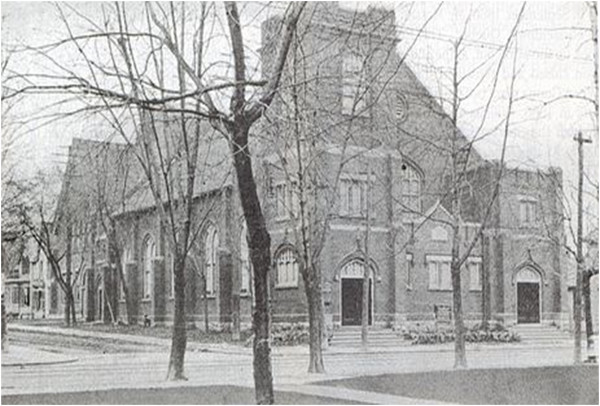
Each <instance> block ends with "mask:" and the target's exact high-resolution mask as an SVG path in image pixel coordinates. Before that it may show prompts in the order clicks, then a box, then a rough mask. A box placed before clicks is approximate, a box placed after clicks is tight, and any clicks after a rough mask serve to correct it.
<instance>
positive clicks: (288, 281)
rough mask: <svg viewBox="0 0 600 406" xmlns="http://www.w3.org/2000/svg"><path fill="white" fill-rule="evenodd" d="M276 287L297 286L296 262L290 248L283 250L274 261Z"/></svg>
mask: <svg viewBox="0 0 600 406" xmlns="http://www.w3.org/2000/svg"><path fill="white" fill-rule="evenodd" d="M275 263H276V267H277V287H280V288H292V287H293V288H295V287H297V286H298V261H297V259H296V255H295V254H294V251H293V250H292V249H291V248H285V249H284V250H282V251H281V252H280V253H279V255H277V260H276V262H275Z"/></svg>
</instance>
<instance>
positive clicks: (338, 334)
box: [329, 326, 410, 348]
mask: <svg viewBox="0 0 600 406" xmlns="http://www.w3.org/2000/svg"><path fill="white" fill-rule="evenodd" d="M367 337H368V343H369V346H370V347H398V346H404V345H410V341H405V340H404V339H403V337H402V335H401V334H400V332H396V331H394V330H392V329H391V328H383V327H369V332H368V336H367ZM329 345H330V346H332V347H353V348H358V347H361V346H362V341H361V328H360V326H343V327H340V328H338V329H336V330H335V331H334V332H333V337H332V338H331V340H330V341H329Z"/></svg>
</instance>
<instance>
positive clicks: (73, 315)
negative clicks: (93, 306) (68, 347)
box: [69, 290, 77, 326]
mask: <svg viewBox="0 0 600 406" xmlns="http://www.w3.org/2000/svg"><path fill="white" fill-rule="evenodd" d="M70 296H71V306H70V308H69V310H70V311H71V323H72V324H73V325H74V326H75V325H76V324H77V312H76V311H75V297H74V296H73V291H72V290H71V295H70Z"/></svg>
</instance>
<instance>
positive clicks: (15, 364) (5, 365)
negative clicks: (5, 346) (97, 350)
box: [2, 358, 79, 368]
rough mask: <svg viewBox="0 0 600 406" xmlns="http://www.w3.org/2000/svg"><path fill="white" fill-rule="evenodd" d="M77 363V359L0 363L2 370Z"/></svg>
mask: <svg viewBox="0 0 600 406" xmlns="http://www.w3.org/2000/svg"><path fill="white" fill-rule="evenodd" d="M77 361H79V358H70V359H66V360H59V361H33V362H8V363H4V362H3V363H2V368H15V367H20V368H25V367H35V366H40V365H61V364H72V363H74V362H77Z"/></svg>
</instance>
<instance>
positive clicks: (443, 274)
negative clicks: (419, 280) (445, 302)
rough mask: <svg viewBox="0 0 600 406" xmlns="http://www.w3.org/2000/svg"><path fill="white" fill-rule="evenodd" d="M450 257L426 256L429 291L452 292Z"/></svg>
mask: <svg viewBox="0 0 600 406" xmlns="http://www.w3.org/2000/svg"><path fill="white" fill-rule="evenodd" d="M450 260H451V259H450V257H449V256H439V255H428V256H427V269H428V271H429V290H452V274H451V272H450Z"/></svg>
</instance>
